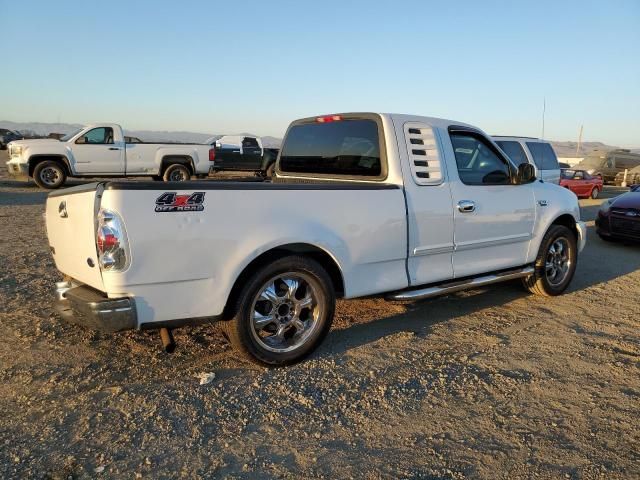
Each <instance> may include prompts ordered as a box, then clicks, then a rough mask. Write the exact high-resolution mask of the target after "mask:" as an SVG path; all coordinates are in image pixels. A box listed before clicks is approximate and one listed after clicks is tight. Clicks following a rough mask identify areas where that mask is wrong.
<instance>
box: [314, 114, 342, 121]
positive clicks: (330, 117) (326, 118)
mask: <svg viewBox="0 0 640 480" xmlns="http://www.w3.org/2000/svg"><path fill="white" fill-rule="evenodd" d="M340 120H342V117H341V116H340V115H325V116H324V117H318V118H316V122H318V123H329V122H339V121H340Z"/></svg>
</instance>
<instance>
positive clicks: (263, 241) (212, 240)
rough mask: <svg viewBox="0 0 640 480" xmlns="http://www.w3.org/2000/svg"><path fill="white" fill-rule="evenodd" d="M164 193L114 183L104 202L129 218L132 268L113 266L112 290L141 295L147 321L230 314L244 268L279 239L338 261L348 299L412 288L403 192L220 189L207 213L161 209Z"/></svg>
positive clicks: (210, 197) (108, 276) (208, 199)
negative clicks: (116, 186)
mask: <svg viewBox="0 0 640 480" xmlns="http://www.w3.org/2000/svg"><path fill="white" fill-rule="evenodd" d="M165 191H175V192H176V193H178V194H191V193H194V192H195V191H199V190H198V189H197V188H194V187H190V186H189V184H185V187H184V190H183V189H180V190H171V189H167V190H109V189H107V190H105V192H104V195H103V198H102V207H104V208H108V209H110V210H114V211H116V212H117V213H119V214H120V215H121V216H122V217H123V219H124V224H125V228H126V231H127V235H128V238H129V245H130V251H131V265H130V267H129V269H128V270H127V271H125V272H121V273H115V272H104V274H103V280H104V284H105V288H106V289H107V291H108V292H109V294H110V295H112V296H117V295H132V296H135V297H136V304H137V309H138V314H139V317H140V318H139V321H140V323H149V322H155V321H162V320H171V319H179V318H190V317H202V316H212V315H218V314H220V313H222V310H223V308H224V305H225V303H226V300H227V297H228V295H229V292H230V290H231V288H232V286H233V283H234V282H235V280H236V278H237V277H238V275H239V274H240V273H241V271H242V270H243V269H244V268H245V267H246V266H247V265H248V264H249V263H250V262H251V261H252V260H253V259H255V258H256V257H257V256H259V255H260V254H262V253H264V252H266V251H268V250H270V249H272V248H276V247H278V246H282V245H286V244H291V243H307V244H311V245H314V246H316V247H318V248H321V249H323V250H325V251H326V252H327V253H328V254H329V255H331V256H332V257H333V258H334V259H335V261H336V263H337V264H338V265H339V267H340V269H341V271H342V274H343V278H344V283H345V290H346V292H345V294H346V296H347V297H356V296H362V295H367V294H373V293H378V292H384V291H389V290H394V289H397V288H403V287H405V286H406V285H407V278H406V270H405V255H406V248H407V247H406V218H405V206H404V197H403V194H402V190H401V189H399V188H394V189H384V190H307V189H304V187H301V188H299V189H289V188H284V187H277V186H275V188H270V189H264V188H263V189H257V190H256V189H252V188H248V189H244V188H243V189H237V190H234V189H220V190H218V189H211V190H208V189H207V190H202V191H204V192H205V200H204V210H203V211H201V212H161V213H156V212H155V202H156V199H157V198H158V197H159V196H160V195H161V194H162V193H164V192H165Z"/></svg>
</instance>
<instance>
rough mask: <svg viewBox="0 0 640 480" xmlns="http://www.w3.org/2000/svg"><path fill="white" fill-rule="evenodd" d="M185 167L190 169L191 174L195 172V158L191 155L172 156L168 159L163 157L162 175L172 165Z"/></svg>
mask: <svg viewBox="0 0 640 480" xmlns="http://www.w3.org/2000/svg"><path fill="white" fill-rule="evenodd" d="M176 164H179V165H184V166H185V167H187V168H188V169H189V171H190V172H191V174H192V175H193V173H194V172H195V168H193V158H191V157H190V156H189V155H171V156H167V157H162V163H161V165H160V175H164V172H165V170H166V169H167V168H169V167H170V166H171V165H176Z"/></svg>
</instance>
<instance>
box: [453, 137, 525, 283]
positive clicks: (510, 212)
mask: <svg viewBox="0 0 640 480" xmlns="http://www.w3.org/2000/svg"><path fill="white" fill-rule="evenodd" d="M448 133H449V135H448V139H449V145H450V147H448V148H447V151H448V152H449V155H451V156H452V157H453V160H454V161H453V162H449V165H452V166H453V168H452V169H455V171H454V172H453V175H452V177H453V176H454V175H455V176H457V178H455V179H453V178H452V180H451V195H452V199H453V204H454V209H453V216H454V232H455V233H454V244H455V251H454V254H453V272H454V275H455V277H456V278H460V277H465V276H468V275H475V274H478V273H485V272H490V271H492V270H500V269H504V268H510V267H517V266H521V265H524V264H525V263H526V260H527V254H528V250H529V244H530V243H531V237H532V234H533V227H534V222H535V197H534V193H533V186H532V185H533V184H526V185H514V184H512V182H511V176H512V175H514V174H515V172H514V171H513V170H514V169H513V168H512V167H511V166H510V164H509V161H508V160H507V158H506V157H504V156H503V154H502V153H501V152H500V150H499V149H497V148H496V147H495V146H494V144H493V143H492V142H491V141H490V140H489V139H488V138H487V137H485V136H484V135H483V134H482V133H481V132H479V131H477V130H475V129H471V128H467V127H449V132H448ZM449 148H451V150H449ZM450 173H451V172H450Z"/></svg>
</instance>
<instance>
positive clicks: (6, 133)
mask: <svg viewBox="0 0 640 480" xmlns="http://www.w3.org/2000/svg"><path fill="white" fill-rule="evenodd" d="M23 138H24V137H23V136H22V135H20V134H19V133H18V132H14V131H13V130H9V129H7V128H0V150H6V149H7V144H8V143H9V142H13V141H14V140H22V139H23Z"/></svg>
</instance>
